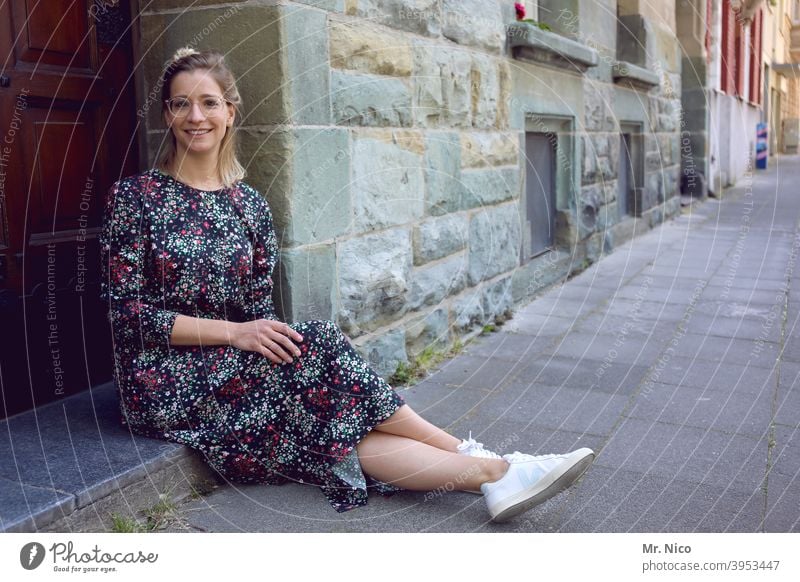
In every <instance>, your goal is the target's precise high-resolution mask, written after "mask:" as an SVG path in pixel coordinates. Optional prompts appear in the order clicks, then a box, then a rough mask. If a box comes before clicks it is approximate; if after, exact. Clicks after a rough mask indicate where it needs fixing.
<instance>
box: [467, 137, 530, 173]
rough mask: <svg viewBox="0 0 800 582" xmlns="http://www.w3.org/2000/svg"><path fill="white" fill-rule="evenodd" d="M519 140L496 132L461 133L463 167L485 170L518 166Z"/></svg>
mask: <svg viewBox="0 0 800 582" xmlns="http://www.w3.org/2000/svg"><path fill="white" fill-rule="evenodd" d="M518 160H519V140H518V138H517V136H516V135H513V134H507V133H495V132H485V131H476V132H463V133H461V167H462V168H483V167H486V166H506V165H512V164H517V163H518Z"/></svg>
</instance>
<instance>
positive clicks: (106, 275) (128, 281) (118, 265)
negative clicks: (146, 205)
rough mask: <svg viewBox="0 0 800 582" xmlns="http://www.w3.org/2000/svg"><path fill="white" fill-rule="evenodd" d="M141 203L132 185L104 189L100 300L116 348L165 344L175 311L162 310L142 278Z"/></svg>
mask: <svg viewBox="0 0 800 582" xmlns="http://www.w3.org/2000/svg"><path fill="white" fill-rule="evenodd" d="M143 215H144V214H143V201H142V196H141V194H140V193H139V191H138V190H137V189H136V188H133V187H130V186H129V187H120V182H116V183H115V184H114V185H113V186H112V187H111V188H110V189H109V192H108V197H107V199H106V203H105V207H104V215H103V227H102V230H101V233H100V236H99V242H100V270H101V276H100V298H101V299H102V300H103V301H108V302H109V312H108V319H109V322H110V323H111V329H112V335H113V337H114V339H115V342H116V343H117V344H120V343H122V344H123V345H122V346H119V345H118V346H116V348H115V349H117V350H119V349H125V348H126V347H128V346H129V347H133V346H139V347H141V348H142V349H144V348H151V347H156V346H162V347H166V346H168V345H169V342H170V335H171V333H172V326H173V324H174V323H175V319H176V318H177V316H178V312H176V311H171V310H167V309H161V308H159V307H158V306H157V301H158V300H157V298H155V297H153V296H151V295H150V293H149V291H148V289H147V285H146V281H145V277H144V272H145V266H144V260H143V259H144V251H145V246H144V245H145V244H146V242H147V239H146V237H145V236H143V230H142V229H143V227H144V222H143Z"/></svg>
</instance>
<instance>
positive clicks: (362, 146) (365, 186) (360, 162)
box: [351, 132, 424, 232]
mask: <svg viewBox="0 0 800 582" xmlns="http://www.w3.org/2000/svg"><path fill="white" fill-rule="evenodd" d="M372 135H376V133H375V132H365V133H363V134H362V133H358V134H356V136H355V137H354V139H353V161H352V164H353V178H352V179H353V181H352V185H351V190H352V192H353V209H354V212H355V217H354V228H355V230H356V231H357V232H364V231H369V230H374V229H378V228H384V227H387V226H392V225H395V224H402V223H406V222H411V221H415V220H417V219H419V218H421V217H422V215H423V212H424V186H423V184H424V183H423V156H422V154H421V152H419V150H418V149H417V147H416V145H415V142H414V141H413V140H405V141H404V142H403V143H395V142H394V141H395V140H393V139H392V138H391V137H389V138H384V139H376V138H375V137H370V136H372ZM384 135H387V136H392V135H393V134H392V133H390V132H384ZM403 146H407V147H403ZM407 148H408V149H407ZM418 152H419V153H418Z"/></svg>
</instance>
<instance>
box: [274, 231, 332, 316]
mask: <svg viewBox="0 0 800 582" xmlns="http://www.w3.org/2000/svg"><path fill="white" fill-rule="evenodd" d="M279 271H280V275H279V278H278V281H280V283H279V284H277V285H276V289H275V294H274V298H275V300H276V303H279V304H280V305H281V307H282V311H283V314H284V315H285V316H286V317H287V318H290V319H291V320H292V321H305V320H309V319H333V314H334V305H335V302H336V297H335V290H336V287H335V285H333V284H332V283H333V282H334V281H335V280H336V252H335V247H334V245H333V244H332V243H331V244H325V245H315V246H308V247H298V248H293V249H284V250H283V251H282V252H281V260H280V269H279Z"/></svg>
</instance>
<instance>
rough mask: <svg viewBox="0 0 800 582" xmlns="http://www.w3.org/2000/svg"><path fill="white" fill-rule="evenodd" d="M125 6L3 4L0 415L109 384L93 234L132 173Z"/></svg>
mask: <svg viewBox="0 0 800 582" xmlns="http://www.w3.org/2000/svg"><path fill="white" fill-rule="evenodd" d="M130 28H131V8H130V0H6V1H5V2H0V57H2V65H0V66H3V67H4V68H3V69H2V71H1V72H0V75H1V76H0V115H1V116H2V120H3V122H2V127H0V132H1V133H0V326H1V327H2V333H0V389H2V393H3V399H4V404H5V406H4V408H3V409H0V415H2V416H10V415H11V414H14V413H17V412H20V411H23V410H26V409H30V408H32V407H35V406H41V405H42V404H45V403H47V402H51V401H54V400H58V399H60V398H63V397H65V396H67V395H69V394H72V393H75V392H79V391H82V390H86V389H87V388H90V387H91V386H92V385H96V384H99V383H103V382H106V381H108V380H109V379H110V378H111V346H110V344H111V341H110V333H109V329H108V328H109V325H108V320H107V319H106V309H105V306H104V305H102V304H101V302H100V301H99V298H98V293H99V287H98V277H99V256H98V246H97V233H98V231H99V228H100V220H101V217H102V205H103V201H104V199H105V195H106V191H107V190H108V187H109V186H110V184H111V183H113V182H114V181H115V180H117V179H119V177H120V176H126V175H129V174H131V173H135V172H136V171H137V168H138V167H139V160H138V144H137V141H136V139H135V133H136V120H137V115H136V98H135V91H134V83H133V74H132V72H133V65H132V63H133V59H132V48H131V38H132V36H133V35H132V34H131V31H130Z"/></svg>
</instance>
